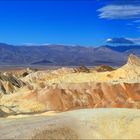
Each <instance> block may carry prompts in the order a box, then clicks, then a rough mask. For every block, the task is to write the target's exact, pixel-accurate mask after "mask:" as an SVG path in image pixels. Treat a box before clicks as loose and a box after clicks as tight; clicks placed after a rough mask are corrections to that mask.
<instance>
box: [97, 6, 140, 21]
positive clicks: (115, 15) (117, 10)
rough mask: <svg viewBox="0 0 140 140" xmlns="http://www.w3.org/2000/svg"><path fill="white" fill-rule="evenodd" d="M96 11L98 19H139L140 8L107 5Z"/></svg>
mask: <svg viewBox="0 0 140 140" xmlns="http://www.w3.org/2000/svg"><path fill="white" fill-rule="evenodd" d="M97 11H98V12H100V14H99V17H100V18H105V19H132V18H140V6H135V5H107V6H104V7H102V8H100V9H98V10H97Z"/></svg>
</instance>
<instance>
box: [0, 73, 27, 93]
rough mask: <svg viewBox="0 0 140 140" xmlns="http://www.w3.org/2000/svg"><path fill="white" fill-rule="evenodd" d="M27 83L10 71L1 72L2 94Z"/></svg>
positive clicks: (0, 86)
mask: <svg viewBox="0 0 140 140" xmlns="http://www.w3.org/2000/svg"><path fill="white" fill-rule="evenodd" d="M25 85H26V84H25V83H24V82H23V81H21V80H20V79H18V78H16V77H15V76H13V75H12V74H10V73H0V94H8V93H13V92H14V91H16V89H19V88H21V87H23V86H25Z"/></svg>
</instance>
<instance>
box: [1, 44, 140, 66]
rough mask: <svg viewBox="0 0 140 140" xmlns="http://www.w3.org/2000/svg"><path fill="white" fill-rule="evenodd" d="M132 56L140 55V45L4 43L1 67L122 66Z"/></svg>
mask: <svg viewBox="0 0 140 140" xmlns="http://www.w3.org/2000/svg"><path fill="white" fill-rule="evenodd" d="M131 53H133V54H136V55H137V56H140V46H137V45H130V46H116V47H112V46H107V45H105V46H101V47H96V48H95V47H82V46H65V45H42V46H14V45H8V44H4V43H0V65H1V66H5V65H13V66H14V65H19V66H20V65H23V66H27V65H35V66H36V65H45V66H50V65H51V66H78V65H86V66H93V65H94V66H95V65H101V64H106V65H112V66H121V65H123V64H124V63H125V62H126V61H127V57H128V55H130V54H131Z"/></svg>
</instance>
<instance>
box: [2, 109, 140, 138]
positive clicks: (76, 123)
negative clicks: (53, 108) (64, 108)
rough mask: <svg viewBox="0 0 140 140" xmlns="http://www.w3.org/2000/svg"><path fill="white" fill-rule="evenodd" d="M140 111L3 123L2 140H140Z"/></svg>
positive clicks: (76, 112)
mask: <svg viewBox="0 0 140 140" xmlns="http://www.w3.org/2000/svg"><path fill="white" fill-rule="evenodd" d="M139 124H140V110H135V109H81V110H74V111H69V112H64V113H55V112H50V113H43V114H40V115H39V116H37V115H36V116H34V115H30V116H27V115H26V116H24V115H23V116H21V115H20V116H16V117H13V116H12V117H8V118H1V119H0V129H1V131H0V139H70V138H71V139H140V125H139Z"/></svg>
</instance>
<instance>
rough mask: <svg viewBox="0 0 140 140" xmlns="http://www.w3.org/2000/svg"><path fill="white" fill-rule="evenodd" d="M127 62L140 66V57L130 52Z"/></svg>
mask: <svg viewBox="0 0 140 140" xmlns="http://www.w3.org/2000/svg"><path fill="white" fill-rule="evenodd" d="M127 64H129V65H131V66H134V65H136V66H140V59H139V58H138V57H137V56H136V55H133V54H130V55H129V57H128V61H127Z"/></svg>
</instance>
